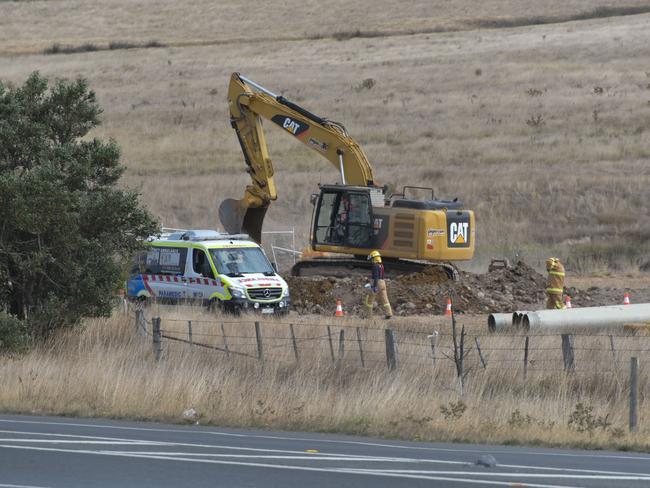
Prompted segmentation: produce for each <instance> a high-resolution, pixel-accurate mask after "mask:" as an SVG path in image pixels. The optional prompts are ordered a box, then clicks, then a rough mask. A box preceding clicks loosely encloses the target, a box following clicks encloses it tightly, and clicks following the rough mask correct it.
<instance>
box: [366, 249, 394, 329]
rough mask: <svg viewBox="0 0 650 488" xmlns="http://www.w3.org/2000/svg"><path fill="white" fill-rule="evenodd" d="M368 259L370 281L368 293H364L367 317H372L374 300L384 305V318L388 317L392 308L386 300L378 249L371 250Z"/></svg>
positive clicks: (386, 294) (386, 295)
mask: <svg viewBox="0 0 650 488" xmlns="http://www.w3.org/2000/svg"><path fill="white" fill-rule="evenodd" d="M368 259H371V260H372V283H370V287H369V290H368V294H367V295H366V307H367V308H368V317H372V311H373V308H374V306H375V301H379V303H381V305H382V307H384V313H385V315H384V318H385V319H390V318H391V317H392V316H393V309H392V308H391V306H390V302H389V301H388V293H387V291H386V281H384V265H383V264H382V262H381V254H379V251H372V252H371V253H370V254H369V255H368Z"/></svg>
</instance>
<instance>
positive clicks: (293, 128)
mask: <svg viewBox="0 0 650 488" xmlns="http://www.w3.org/2000/svg"><path fill="white" fill-rule="evenodd" d="M282 127H284V128H285V129H287V130H288V131H289V132H291V133H292V134H293V135H294V136H295V135H296V132H298V129H300V125H298V123H297V122H294V121H293V120H291V119H290V118H289V117H287V118H286V119H284V122H283V123H282Z"/></svg>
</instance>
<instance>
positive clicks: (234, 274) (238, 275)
mask: <svg viewBox="0 0 650 488" xmlns="http://www.w3.org/2000/svg"><path fill="white" fill-rule="evenodd" d="M226 276H228V277H230V278H241V277H242V276H244V275H243V274H241V273H226Z"/></svg>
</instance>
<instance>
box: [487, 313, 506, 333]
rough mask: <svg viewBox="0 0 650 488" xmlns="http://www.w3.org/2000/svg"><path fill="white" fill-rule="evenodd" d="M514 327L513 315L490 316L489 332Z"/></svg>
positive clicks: (498, 314) (495, 314) (493, 314)
mask: <svg viewBox="0 0 650 488" xmlns="http://www.w3.org/2000/svg"><path fill="white" fill-rule="evenodd" d="M510 327H512V314H511V313H491V314H490V315H489V316H488V330H489V331H490V332H498V331H500V330H504V329H508V328H510Z"/></svg>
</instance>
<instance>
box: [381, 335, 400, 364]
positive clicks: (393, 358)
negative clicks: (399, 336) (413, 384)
mask: <svg viewBox="0 0 650 488" xmlns="http://www.w3.org/2000/svg"><path fill="white" fill-rule="evenodd" d="M384 333H385V337H386V363H387V364H388V369H389V370H391V371H393V370H394V369H395V368H397V350H396V347H395V346H396V344H395V332H394V331H393V330H392V329H386V330H385V331H384Z"/></svg>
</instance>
